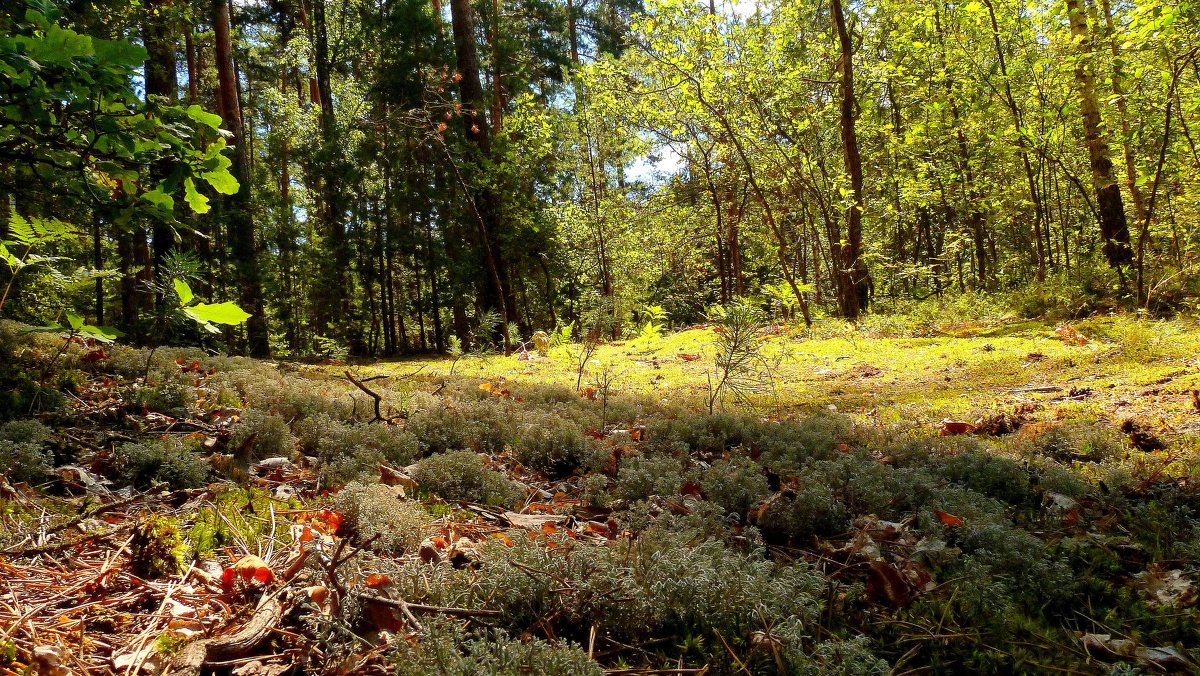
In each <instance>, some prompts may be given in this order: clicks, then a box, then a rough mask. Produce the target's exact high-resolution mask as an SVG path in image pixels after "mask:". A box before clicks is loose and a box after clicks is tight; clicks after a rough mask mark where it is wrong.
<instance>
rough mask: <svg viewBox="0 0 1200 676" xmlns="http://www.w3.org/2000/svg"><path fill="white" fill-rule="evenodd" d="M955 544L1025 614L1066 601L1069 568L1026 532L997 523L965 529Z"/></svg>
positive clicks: (1069, 574)
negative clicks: (981, 567) (996, 582)
mask: <svg viewBox="0 0 1200 676" xmlns="http://www.w3.org/2000/svg"><path fill="white" fill-rule="evenodd" d="M958 544H959V546H960V547H961V548H962V551H963V554H964V555H965V556H966V557H967V558H970V559H973V560H976V561H979V562H980V563H982V564H983V565H984V566H985V567H986V568H987V569H988V571H990V572H991V574H992V575H994V576H996V577H997V578H999V579H1000V580H1001V583H1002V584H1003V585H1004V587H1005V588H1006V590H1007V592H1008V593H1007V595H1008V597H1009V598H1011V599H1013V600H1014V601H1016V602H1017V603H1019V604H1020V605H1021V606H1022V608H1024V610H1025V611H1026V612H1029V613H1040V612H1042V611H1043V610H1044V609H1046V608H1048V607H1052V606H1056V605H1059V604H1062V603H1064V602H1066V601H1067V600H1068V598H1069V593H1070V589H1071V584H1072V578H1073V576H1072V574H1071V569H1070V566H1068V565H1067V564H1066V563H1065V562H1064V561H1063V560H1061V559H1058V558H1053V557H1051V556H1050V554H1049V553H1048V552H1047V549H1046V545H1045V544H1044V543H1043V542H1042V541H1041V540H1039V539H1038V538H1037V537H1035V536H1033V535H1032V534H1030V533H1028V532H1026V531H1023V530H1020V529H1017V528H1012V527H1009V526H1004V525H1000V524H990V525H984V526H980V527H967V528H965V529H964V530H963V531H962V533H961V534H960V535H959V538H958Z"/></svg>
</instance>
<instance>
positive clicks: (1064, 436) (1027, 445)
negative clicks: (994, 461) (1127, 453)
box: [1012, 421, 1125, 462]
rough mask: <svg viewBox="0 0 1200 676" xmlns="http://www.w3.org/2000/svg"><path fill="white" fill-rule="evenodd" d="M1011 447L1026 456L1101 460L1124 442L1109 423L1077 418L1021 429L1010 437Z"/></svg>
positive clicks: (1116, 452)
mask: <svg viewBox="0 0 1200 676" xmlns="http://www.w3.org/2000/svg"><path fill="white" fill-rule="evenodd" d="M1012 448H1013V451H1014V452H1016V453H1017V454H1019V455H1022V456H1024V457H1027V458H1037V457H1047V458H1051V459H1052V460H1057V461H1058V462H1073V461H1084V462H1103V461H1105V460H1108V459H1110V458H1113V457H1116V456H1117V455H1119V454H1120V453H1121V451H1123V450H1124V448H1125V441H1124V439H1123V438H1122V437H1121V435H1120V433H1119V432H1118V431H1117V429H1116V428H1114V427H1113V426H1111V425H1108V424H1105V423H1088V422H1082V421H1080V422H1069V423H1059V424H1051V425H1032V426H1028V427H1025V428H1022V429H1021V431H1020V432H1018V433H1017V435H1016V437H1015V438H1014V440H1013V442H1012Z"/></svg>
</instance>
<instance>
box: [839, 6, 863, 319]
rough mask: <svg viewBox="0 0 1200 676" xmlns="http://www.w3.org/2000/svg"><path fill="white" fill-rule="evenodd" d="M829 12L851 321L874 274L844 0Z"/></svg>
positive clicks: (843, 300) (843, 295)
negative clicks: (847, 202)
mask: <svg viewBox="0 0 1200 676" xmlns="http://www.w3.org/2000/svg"><path fill="white" fill-rule="evenodd" d="M829 10H830V15H831V16H832V18H833V27H834V31H835V32H836V34H837V40H838V45H839V47H840V48H841V56H840V57H839V61H838V70H839V71H840V76H841V77H840V82H839V87H838V89H839V91H840V93H841V99H842V100H841V112H840V116H839V118H840V123H841V136H842V157H843V160H844V164H845V170H846V175H847V176H848V177H849V178H850V194H851V197H852V199H853V204H851V206H850V208H849V209H847V210H846V239H845V241H844V242H839V243H838V245H837V252H836V254H837V258H838V265H839V267H840V268H841V269H840V270H839V272H838V277H839V280H840V281H839V283H838V306H839V307H840V309H841V312H842V316H843V317H845V318H846V319H849V320H852V321H853V320H855V319H858V315H859V313H861V312H862V311H863V310H865V309H866V307H867V302H868V301H869V299H870V294H871V274H870V272H869V271H868V270H867V266H866V263H864V262H863V259H862V212H863V173H862V158H861V157H860V156H859V153H858V134H857V133H856V131H855V128H854V118H855V105H856V104H855V100H854V54H853V46H852V44H851V42H850V32H849V31H848V30H847V29H846V17H845V14H844V13H843V12H842V1H841V0H830V2H829Z"/></svg>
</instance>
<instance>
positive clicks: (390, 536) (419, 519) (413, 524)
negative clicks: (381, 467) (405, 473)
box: [333, 482, 432, 554]
mask: <svg viewBox="0 0 1200 676" xmlns="http://www.w3.org/2000/svg"><path fill="white" fill-rule="evenodd" d="M333 507H334V509H336V510H337V511H339V512H341V513H342V515H343V516H345V517H346V519H347V525H348V526H349V527H350V528H352V529H353V532H354V533H355V535H356V536H357V537H358V539H359V542H363V543H370V544H369V545H367V546H369V547H370V548H371V549H373V550H375V551H378V552H392V553H397V554H402V553H405V552H409V553H411V552H413V551H416V548H417V546H418V545H419V544H420V543H421V540H422V539H423V534H422V533H423V530H424V529H425V528H426V527H427V526H428V524H429V522H430V521H432V517H431V516H430V515H429V513H427V512H426V511H425V510H424V509H422V508H421V506H420V504H418V503H416V502H413V501H410V500H401V499H399V498H397V497H396V494H395V493H394V492H393V491H392V489H391V488H389V487H387V486H384V485H383V484H369V485H367V484H361V483H358V482H351V483H349V484H346V486H345V488H343V489H342V490H341V491H339V492H338V494H337V496H336V497H335V498H334V500H333Z"/></svg>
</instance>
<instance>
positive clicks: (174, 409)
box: [128, 378, 196, 418]
mask: <svg viewBox="0 0 1200 676" xmlns="http://www.w3.org/2000/svg"><path fill="white" fill-rule="evenodd" d="M128 395H129V396H128V401H129V402H130V403H131V404H133V405H135V406H139V407H141V408H144V409H146V410H147V411H154V412H157V413H165V414H167V415H170V416H175V417H177V418H181V417H186V416H187V414H188V410H189V409H190V407H191V405H192V402H194V401H195V400H196V390H195V389H194V388H192V386H190V385H188V384H186V383H184V382H181V381H180V380H178V379H176V378H171V379H168V380H166V382H161V383H158V384H155V385H149V386H135V387H133V388H131V389H130V390H129V391H128Z"/></svg>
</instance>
